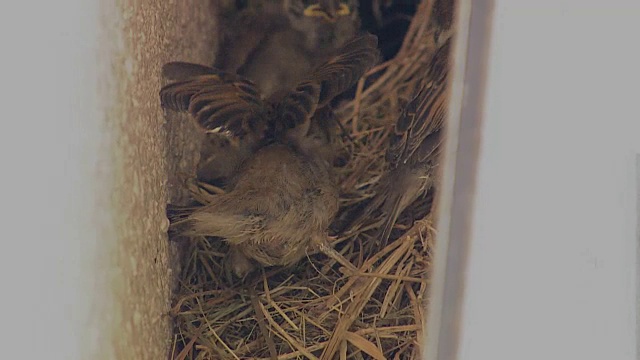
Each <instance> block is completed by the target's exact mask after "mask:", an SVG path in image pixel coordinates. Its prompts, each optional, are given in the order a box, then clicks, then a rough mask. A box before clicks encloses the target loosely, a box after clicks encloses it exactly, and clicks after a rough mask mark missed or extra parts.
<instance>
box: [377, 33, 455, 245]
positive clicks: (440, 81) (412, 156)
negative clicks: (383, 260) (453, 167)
mask: <svg viewBox="0 0 640 360" xmlns="http://www.w3.org/2000/svg"><path fill="white" fill-rule="evenodd" d="M449 44H450V41H447V42H446V43H445V44H444V45H443V46H442V47H441V48H440V49H438V50H437V51H436V53H435V54H434V56H433V58H432V60H431V63H430V67H429V71H428V73H427V77H426V79H425V82H424V83H423V84H422V85H421V88H420V89H419V91H418V94H417V95H416V96H415V97H414V98H413V99H412V100H411V101H410V102H409V104H407V106H406V108H405V109H404V111H403V112H402V114H401V115H400V117H399V118H398V120H397V122H396V124H395V127H394V129H393V132H392V133H391V135H390V138H389V148H388V150H387V154H386V157H387V162H388V163H389V172H388V173H386V174H385V175H384V176H383V177H382V179H380V183H379V188H378V190H377V191H376V194H377V195H376V196H375V197H374V198H373V200H372V202H371V203H370V204H369V205H368V208H367V209H365V213H366V214H370V213H371V212H372V211H373V210H375V209H378V208H381V210H382V213H383V214H384V221H383V224H382V226H381V228H380V229H379V231H378V234H377V236H376V238H377V239H379V240H380V242H381V243H382V244H383V246H384V245H386V244H387V241H388V239H389V235H390V234H391V230H392V229H393V226H394V224H395V223H396V221H397V219H398V217H399V216H400V214H401V213H402V212H403V211H404V209H406V208H407V206H409V205H410V204H411V203H413V202H414V201H415V200H416V199H418V198H419V197H420V196H422V195H423V194H425V193H426V191H427V190H428V189H429V188H431V187H432V186H433V185H434V170H433V168H434V167H435V166H437V164H438V155H439V152H440V148H441V146H442V142H443V141H444V136H443V130H442V127H443V123H444V119H445V117H446V113H447V106H448V100H449V97H448V84H447V78H448V75H447V74H448V58H449V48H450V46H449Z"/></svg>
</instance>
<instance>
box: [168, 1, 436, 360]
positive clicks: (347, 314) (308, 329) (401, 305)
mask: <svg viewBox="0 0 640 360" xmlns="http://www.w3.org/2000/svg"><path fill="white" fill-rule="evenodd" d="M431 3H432V1H429V0H424V1H422V3H421V4H420V5H419V7H418V9H417V12H416V15H415V16H414V20H413V21H412V23H411V26H410V27H409V30H408V32H407V34H406V36H405V38H404V42H403V43H402V46H401V48H400V50H399V52H398V54H397V55H396V56H395V57H394V58H393V59H391V60H389V61H387V62H385V63H382V64H380V65H378V66H377V67H375V68H374V69H372V70H371V71H369V72H368V73H367V75H366V76H365V77H364V78H363V79H361V81H360V82H359V83H358V86H357V90H356V94H355V98H354V99H353V100H351V101H348V102H346V103H344V104H343V105H342V106H340V107H339V108H338V109H337V112H338V115H339V117H340V119H341V123H342V125H343V126H344V128H345V129H346V130H347V132H348V133H349V135H350V137H351V138H352V141H347V140H345V141H344V145H345V149H347V150H348V153H349V154H350V157H349V159H348V160H347V161H346V164H344V166H342V167H340V168H339V169H338V173H339V178H340V185H341V191H342V195H341V213H340V214H339V215H338V217H337V219H336V223H335V224H334V225H335V229H333V230H334V232H335V233H337V235H338V238H337V241H336V243H335V248H336V250H338V251H339V252H340V253H341V254H342V255H343V256H344V257H345V258H346V259H347V260H349V261H350V262H351V263H352V264H354V265H355V266H356V267H357V268H359V269H360V271H361V274H359V275H345V273H344V272H343V270H344V269H341V268H340V267H339V264H336V263H335V262H334V261H333V260H331V259H330V258H327V257H326V256H324V255H322V254H317V255H311V256H309V259H308V260H307V261H301V262H300V263H298V264H297V265H296V266H294V267H292V268H267V269H263V270H262V271H261V272H258V273H257V274H255V276H253V277H252V278H250V279H245V280H244V282H237V283H235V284H229V282H228V280H227V279H226V278H224V274H225V271H224V269H223V259H224V256H225V253H226V250H227V245H226V244H225V243H224V241H208V240H206V239H204V238H201V239H197V238H196V239H193V241H191V242H190V243H189V245H188V248H187V249H186V250H185V251H184V254H185V258H184V259H183V272H182V274H181V275H180V284H179V286H178V290H177V292H176V296H175V301H174V306H173V308H172V310H171V315H172V316H173V318H174V319H175V323H176V332H175V337H174V339H173V351H172V358H176V359H246V358H256V359H282V360H284V359H298V358H310V359H319V358H322V359H332V358H334V357H335V356H336V354H340V358H341V359H369V358H373V359H416V358H419V354H420V343H421V340H422V338H423V334H422V331H423V329H424V328H425V324H424V318H425V317H424V309H425V302H426V300H427V289H428V283H429V271H430V268H431V261H432V254H431V249H432V247H433V238H434V229H433V227H432V215H431V212H430V209H431V203H432V201H431V197H432V196H431V194H427V195H426V196H425V197H424V198H422V199H419V200H418V201H416V202H415V203H414V204H413V205H412V206H411V208H409V209H407V211H405V212H404V214H407V215H405V217H404V218H403V217H401V218H400V219H399V220H398V223H397V224H396V229H395V230H394V232H393V233H392V236H391V239H390V241H389V244H388V245H387V246H385V247H382V246H381V245H380V244H379V242H377V241H375V239H373V236H372V235H373V233H375V230H376V229H377V227H378V226H379V225H380V223H381V220H382V219H381V217H380V216H379V215H377V214H376V213H373V215H372V216H370V217H368V218H367V219H364V220H363V221H358V222H357V223H353V222H352V223H349V216H348V215H349V214H352V213H353V212H354V211H355V212H357V210H358V209H360V208H362V207H363V206H364V205H365V204H366V203H367V201H369V199H371V198H372V196H373V195H374V191H375V187H376V186H375V185H376V183H377V182H378V181H379V179H380V177H381V174H382V173H383V172H384V171H385V166H386V162H385V159H384V154H385V151H386V147H387V136H388V133H389V129H390V124H392V123H394V122H395V121H396V119H397V118H398V115H399V114H400V110H401V108H402V105H403V104H405V103H406V102H407V100H408V99H409V98H411V96H412V94H413V92H414V89H415V87H416V85H417V83H418V82H420V81H421V80H423V78H424V75H425V74H426V72H427V66H428V63H429V60H430V58H431V55H432V54H433V52H434V48H433V47H434V46H435V45H434V43H433V34H432V33H431V31H432V30H431V29H430V27H429V23H428V21H426V20H425V19H429V16H430V13H431V6H432V4H431ZM403 224H405V225H404V226H403Z"/></svg>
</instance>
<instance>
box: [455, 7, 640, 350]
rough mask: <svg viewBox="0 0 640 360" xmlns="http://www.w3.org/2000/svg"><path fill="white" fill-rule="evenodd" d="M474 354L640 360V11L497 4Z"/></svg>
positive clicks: (471, 314)
mask: <svg viewBox="0 0 640 360" xmlns="http://www.w3.org/2000/svg"><path fill="white" fill-rule="evenodd" d="M495 10H496V12H495V19H494V24H493V39H492V42H493V43H492V51H491V59H490V73H489V82H488V86H489V91H488V96H487V107H486V113H485V128H484V134H483V145H482V151H481V160H480V173H479V179H478V181H479V183H478V195H477V198H476V205H475V220H474V222H475V224H474V233H473V242H472V246H471V255H470V263H469V268H468V278H467V294H466V295H467V296H466V299H465V314H464V329H463V340H462V352H461V354H462V357H461V358H463V359H493V360H502V359H505V360H506V359H519V360H527V359H536V360H538V359H562V360H564V359H583V360H585V359H636V338H635V336H636V335H635V332H636V301H635V297H636V289H635V287H636V274H635V271H636V265H635V262H636V254H637V253H636V236H637V235H636V228H637V226H638V225H637V220H638V212H637V207H636V206H637V205H636V198H637V196H638V194H637V193H636V191H637V188H636V177H637V176H638V175H637V174H636V169H635V168H636V154H638V153H640V106H639V105H640V70H639V69H640V67H639V65H638V64H640V47H639V46H638V36H640V2H638V1H631V0H627V1H623V0H610V1H585V0H575V1H568V0H564V1H558V0H537V1H524V0H497V1H496V7H495Z"/></svg>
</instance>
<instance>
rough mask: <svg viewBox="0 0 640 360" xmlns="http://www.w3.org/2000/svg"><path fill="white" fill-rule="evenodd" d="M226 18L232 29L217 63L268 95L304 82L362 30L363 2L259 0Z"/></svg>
mask: <svg viewBox="0 0 640 360" xmlns="http://www.w3.org/2000/svg"><path fill="white" fill-rule="evenodd" d="M223 21H224V22H227V23H228V26H227V28H228V29H229V31H228V34H227V36H226V38H225V39H223V41H222V51H220V55H219V57H218V58H217V59H216V63H215V66H216V67H217V68H220V69H223V70H226V71H230V72H236V73H238V74H240V75H242V76H244V77H246V78H247V79H250V80H252V81H254V82H255V83H256V84H257V85H258V88H259V89H260V90H261V91H262V93H264V94H265V95H267V96H271V95H272V94H274V93H276V92H278V91H288V90H290V89H291V88H293V87H294V86H295V85H296V84H298V83H299V82H300V81H302V80H304V79H305V78H306V77H307V76H308V74H309V72H310V71H312V70H313V69H314V68H315V67H316V66H318V65H320V64H322V63H323V61H324V60H326V59H327V56H329V55H331V54H332V53H333V52H334V51H336V49H338V48H339V47H340V46H342V45H343V44H344V43H346V42H347V41H348V40H349V39H351V38H353V36H355V35H356V32H357V30H358V28H359V17H358V4H357V0H278V1H273V0H271V1H255V2H252V3H250V4H249V5H248V6H247V7H246V8H244V9H241V10H240V11H239V12H238V13H237V14H233V15H231V16H227V17H226V18H224V19H223Z"/></svg>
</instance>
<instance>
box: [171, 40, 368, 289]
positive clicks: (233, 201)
mask: <svg viewBox="0 0 640 360" xmlns="http://www.w3.org/2000/svg"><path fill="white" fill-rule="evenodd" d="M378 56H379V55H378V50H377V38H376V37H375V36H373V35H365V36H361V37H357V38H355V39H353V40H351V41H349V42H347V43H346V44H344V46H343V47H342V48H340V49H338V51H337V55H335V56H334V57H332V58H331V59H330V60H329V61H327V62H326V63H324V64H323V65H321V66H319V67H318V68H316V69H315V70H314V71H313V72H312V73H311V75H310V76H309V78H308V79H307V80H305V81H302V82H301V83H299V84H298V85H297V86H296V87H295V88H294V89H293V90H291V91H289V92H288V93H287V94H285V95H283V96H278V97H277V98H271V99H269V100H264V99H263V98H262V96H261V95H260V92H259V91H258V90H257V88H256V86H255V85H254V84H253V83H252V82H250V81H248V80H246V79H244V78H242V77H240V76H236V75H230V74H228V73H224V72H222V71H219V70H216V69H213V68H207V67H203V66H199V65H190V64H186V65H184V66H185V67H189V66H192V67H193V69H194V71H195V72H198V71H199V72H200V73H201V74H199V75H196V76H194V77H191V78H189V79H187V80H182V81H177V82H174V83H172V84H169V85H167V86H165V87H164V88H163V89H162V90H161V91H160V98H161V103H162V105H163V106H164V107H167V108H170V109H174V110H178V111H188V112H189V113H190V114H191V115H192V116H193V117H194V118H195V119H196V121H197V122H198V123H199V124H200V126H201V127H203V128H204V129H207V130H209V131H211V132H212V133H217V134H221V136H224V137H225V138H226V139H227V140H228V143H227V145H226V146H228V147H230V148H232V149H233V148H241V149H244V150H242V151H243V154H244V153H246V154H248V155H246V156H245V155H242V156H239V158H241V160H237V159H235V160H234V161H235V163H234V164H233V165H232V166H229V168H233V169H235V170H233V171H231V173H230V174H229V179H228V183H227V187H226V189H225V190H227V192H226V193H225V194H221V195H216V196H213V197H211V200H210V202H209V203H208V204H205V205H204V206H203V207H201V208H198V209H196V210H194V211H193V212H192V213H191V214H189V215H188V216H187V217H186V218H185V219H184V220H183V221H181V223H182V224H183V225H185V226H186V228H185V231H184V233H185V234H186V235H203V236H216V237H221V238H224V239H225V240H226V241H227V242H228V243H229V245H230V253H229V260H230V261H229V264H230V266H231V270H232V271H233V273H234V274H235V275H237V276H238V277H244V276H245V275H246V274H247V273H249V272H250V271H251V270H252V269H253V263H252V260H254V261H257V262H258V263H260V264H262V265H265V266H273V265H282V266H286V265H291V264H294V263H296V262H298V261H299V260H301V259H302V258H303V257H304V256H305V254H306V253H307V252H308V251H310V250H311V251H313V250H320V251H323V252H325V253H327V255H329V256H332V257H334V259H336V260H337V261H339V262H341V263H342V264H343V265H345V266H349V265H350V264H347V263H345V261H346V260H344V259H342V258H339V257H338V258H336V254H337V253H336V252H335V251H333V249H331V248H330V247H329V245H328V241H327V237H328V228H329V224H330V222H331V221H332V219H333V217H334V216H335V214H336V212H337V211H338V195H339V194H338V186H337V184H336V183H335V180H334V178H333V175H332V156H333V153H332V151H331V147H330V145H331V144H330V143H331V136H332V134H331V131H332V130H331V126H329V124H330V123H331V122H332V121H333V120H332V119H331V117H332V112H331V110H330V108H328V106H329V102H330V101H331V99H333V98H334V97H335V96H336V95H338V94H340V93H342V92H343V91H345V90H346V89H347V88H349V87H350V86H352V85H353V84H354V83H355V82H356V81H357V80H358V79H359V78H360V77H361V76H362V75H363V74H364V73H365V71H366V70H368V69H369V68H370V67H372V66H373V65H374V64H375V63H376V62H377V61H378ZM181 64H184V63H170V64H168V65H165V72H166V73H169V75H171V74H170V73H172V72H173V70H175V69H176V68H180V67H181V66H183V65H181ZM351 267H353V266H352V265H351Z"/></svg>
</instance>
